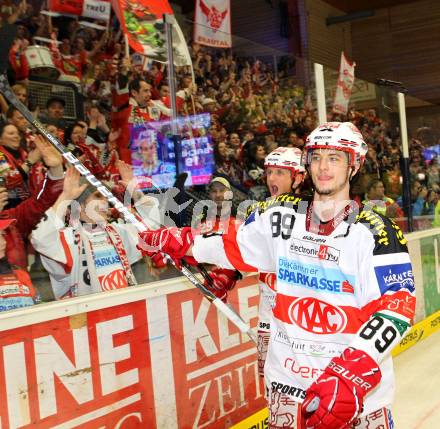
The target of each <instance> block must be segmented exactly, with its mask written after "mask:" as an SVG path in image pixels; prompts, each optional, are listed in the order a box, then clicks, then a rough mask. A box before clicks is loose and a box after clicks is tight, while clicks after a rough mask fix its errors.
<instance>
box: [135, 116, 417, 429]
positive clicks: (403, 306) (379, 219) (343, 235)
mask: <svg viewBox="0 0 440 429" xmlns="http://www.w3.org/2000/svg"><path fill="white" fill-rule="evenodd" d="M366 152H367V145H366V144H365V142H364V140H363V138H362V135H361V133H360V132H359V130H358V129H357V128H356V127H355V126H354V125H352V124H351V123H347V122H345V123H339V122H331V123H326V124H323V125H321V126H319V127H318V128H316V129H315V130H314V131H313V132H312V133H311V134H310V136H309V137H308V139H307V142H306V146H305V154H304V163H305V164H306V165H307V166H308V169H309V173H310V175H311V179H312V182H313V185H314V195H313V199H312V201H310V202H308V201H300V199H299V198H298V197H296V196H294V195H281V196H280V197H278V198H276V199H274V200H272V201H268V202H264V203H261V204H260V205H259V207H258V208H257V209H256V210H254V211H253V212H252V213H251V214H250V215H249V216H248V218H247V220H246V222H245V223H244V224H242V225H241V226H240V228H239V230H238V231H237V233H236V234H235V233H229V232H228V233H227V234H224V235H221V236H220V235H219V236H215V235H213V236H210V237H203V236H195V237H193V235H192V232H191V229H189V228H182V229H179V231H178V234H176V231H175V230H174V229H161V230H159V231H151V232H147V233H143V234H142V243H141V244H140V245H141V246H143V247H144V249H146V248H147V247H146V246H149V249H150V250H149V251H147V253H148V254H151V253H154V252H155V251H156V252H157V251H160V250H161V251H163V252H165V253H167V254H169V255H170V256H171V257H173V258H175V259H181V258H184V257H185V256H188V255H190V256H191V255H192V256H193V257H194V258H195V259H196V260H197V261H198V262H206V263H213V264H217V265H220V266H224V267H225V268H235V269H239V270H242V271H246V270H250V271H252V270H253V271H255V270H256V267H258V270H260V271H265V272H272V271H274V272H276V273H277V290H276V299H275V306H274V308H273V310H272V314H271V322H270V323H271V326H270V330H271V336H270V346H269V350H268V355H267V360H266V364H265V368H264V370H265V371H264V372H265V374H264V375H265V383H266V386H267V388H268V389H269V413H270V415H269V427H271V428H295V429H305V428H307V429H348V428H362V429H367V428H368V429H379V428H392V427H393V422H392V418H391V412H390V406H391V403H392V400H393V395H394V373H393V366H392V359H391V350H392V349H393V347H394V346H395V345H396V344H397V343H398V342H399V341H400V339H401V338H402V336H403V335H404V333H405V331H406V330H407V329H408V328H409V327H410V324H411V322H412V319H413V316H414V310H415V296H414V291H415V290H414V279H413V276H412V268H411V263H410V259H409V255H408V251H407V247H406V240H405V238H404V237H403V234H402V232H401V231H400V230H399V228H398V227H397V226H396V225H395V224H394V223H393V222H392V221H390V220H389V219H387V218H386V217H383V216H381V215H379V214H377V213H374V212H373V211H371V210H370V209H367V208H363V207H361V208H360V210H359V208H358V206H357V205H356V204H355V203H354V202H351V201H350V200H349V189H350V181H351V180H352V178H353V177H354V176H355V175H356V174H357V172H358V171H359V169H360V167H361V165H362V163H363V161H364V158H365V154H366ZM152 249H155V250H152Z"/></svg>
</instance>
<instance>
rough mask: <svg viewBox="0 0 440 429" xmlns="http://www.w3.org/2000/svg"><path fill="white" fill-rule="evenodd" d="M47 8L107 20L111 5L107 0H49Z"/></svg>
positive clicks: (52, 10)
mask: <svg viewBox="0 0 440 429" xmlns="http://www.w3.org/2000/svg"><path fill="white" fill-rule="evenodd" d="M49 10H50V11H51V12H58V13H61V14H67V15H77V16H83V17H85V18H93V19H97V20H99V21H108V20H109V19H110V10H111V5H110V1H109V0H69V1H64V0H50V1H49Z"/></svg>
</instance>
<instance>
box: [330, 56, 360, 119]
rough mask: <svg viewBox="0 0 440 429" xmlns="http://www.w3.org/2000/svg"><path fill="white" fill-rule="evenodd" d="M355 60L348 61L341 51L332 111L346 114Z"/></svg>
mask: <svg viewBox="0 0 440 429" xmlns="http://www.w3.org/2000/svg"><path fill="white" fill-rule="evenodd" d="M355 66H356V63H355V62H352V63H350V61H348V59H347V57H346V56H345V54H344V52H341V64H340V66H339V77H338V83H337V85H336V93H335V100H334V103H333V112H335V113H342V114H344V115H345V114H347V112H348V103H349V101H350V96H351V91H352V88H353V83H354V68H355Z"/></svg>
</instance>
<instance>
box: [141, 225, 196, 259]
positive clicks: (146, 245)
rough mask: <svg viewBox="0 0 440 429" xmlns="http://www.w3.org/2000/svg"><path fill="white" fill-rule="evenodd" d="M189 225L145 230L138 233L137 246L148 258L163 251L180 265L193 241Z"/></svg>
mask: <svg viewBox="0 0 440 429" xmlns="http://www.w3.org/2000/svg"><path fill="white" fill-rule="evenodd" d="M193 241H194V239H193V235H192V232H191V228H190V227H184V228H176V227H172V228H160V229H157V230H155V231H146V232H141V233H140V234H139V243H138V245H137V248H138V249H139V250H140V251H141V252H142V254H143V255H147V256H149V257H150V258H151V257H153V256H155V255H156V254H157V253H160V252H163V253H165V254H166V255H168V256H170V257H171V258H172V259H173V260H174V261H175V262H176V264H178V265H179V266H180V261H181V260H182V259H183V257H184V256H185V253H186V252H187V251H188V249H189V248H190V247H191V245H192V243H193Z"/></svg>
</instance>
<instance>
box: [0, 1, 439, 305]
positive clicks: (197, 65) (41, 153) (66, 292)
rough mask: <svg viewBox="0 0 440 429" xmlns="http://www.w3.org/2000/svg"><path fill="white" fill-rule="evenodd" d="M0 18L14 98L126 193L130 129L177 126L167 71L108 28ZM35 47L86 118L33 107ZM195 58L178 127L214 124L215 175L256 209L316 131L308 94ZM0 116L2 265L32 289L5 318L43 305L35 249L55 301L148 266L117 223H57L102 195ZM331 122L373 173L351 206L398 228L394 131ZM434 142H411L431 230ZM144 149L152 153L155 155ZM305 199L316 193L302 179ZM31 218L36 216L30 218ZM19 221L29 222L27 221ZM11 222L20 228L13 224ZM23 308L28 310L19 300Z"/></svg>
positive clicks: (244, 68) (182, 93)
mask: <svg viewBox="0 0 440 429" xmlns="http://www.w3.org/2000/svg"><path fill="white" fill-rule="evenodd" d="M0 16H1V20H0V23H1V25H2V26H3V27H6V26H8V25H16V27H17V34H16V37H15V40H14V43H13V45H12V46H11V47H10V50H9V69H8V78H9V81H10V84H11V87H12V89H13V91H14V93H15V94H16V96H17V97H18V98H19V99H20V101H21V102H22V103H23V104H24V105H25V106H26V107H27V108H28V109H29V110H31V111H32V113H33V114H34V115H35V116H36V117H38V118H39V120H40V121H41V122H42V123H43V124H45V126H46V128H47V130H48V131H49V132H50V133H52V134H53V135H55V136H56V137H57V138H58V139H59V140H60V141H61V142H62V143H63V144H64V145H65V146H66V147H67V148H68V149H69V150H70V151H72V152H73V153H74V154H75V155H76V156H78V157H79V158H80V160H81V161H82V162H83V163H84V164H85V165H86V166H87V167H88V168H89V169H90V170H91V171H92V173H93V174H94V175H95V176H96V177H98V178H99V179H101V180H104V181H106V183H107V184H109V186H110V187H111V188H112V189H113V190H114V191H115V192H116V193H117V194H118V195H121V194H123V193H124V189H125V188H124V187H125V186H126V184H127V183H128V182H129V181H130V179H132V177H133V172H132V170H131V169H130V164H132V159H131V152H130V150H129V140H130V137H129V132H130V131H129V125H130V124H136V123H139V122H148V121H155V120H161V119H165V118H169V117H170V115H171V110H170V108H171V103H170V94H169V93H170V90H169V85H168V80H167V68H166V66H164V65H163V64H160V63H156V62H148V61H145V59H142V58H139V56H138V55H134V54H132V55H131V57H127V56H126V55H125V47H124V37H123V35H122V33H121V31H120V30H119V29H118V26H117V25H116V24H114V23H112V24H111V25H110V26H109V27H108V28H107V29H106V30H104V31H99V30H97V29H95V28H92V27H88V26H81V25H79V24H78V21H77V20H75V19H72V18H65V17H59V18H51V17H50V16H48V15H45V14H41V13H40V11H39V10H35V8H33V7H32V6H31V5H30V4H26V2H22V3H20V5H19V6H18V7H15V6H14V5H12V4H11V6H10V8H3V9H2V10H1V15H0ZM35 37H39V38H44V39H47V41H46V42H45V43H46V46H47V49H48V50H49V51H50V55H51V58H52V62H53V67H54V68H56V71H57V73H56V74H57V75H59V79H60V81H69V82H73V83H75V84H76V85H77V87H78V90H79V91H80V92H81V94H82V95H83V97H84V100H85V112H84V119H83V120H77V121H68V120H66V118H65V115H64V113H65V108H66V100H65V99H63V97H60V96H57V95H54V96H52V97H50V98H48V100H47V102H46V105H45V106H43V107H40V108H36V107H35V105H34V103H33V100H30V99H29V96H28V95H29V91H28V84H29V79H30V78H32V72H33V70H32V67H31V65H30V64H29V62H28V60H27V57H26V54H25V52H26V49H27V48H28V47H29V46H33V45H36V40H35ZM190 52H191V56H192V60H193V69H194V77H195V79H194V81H193V79H192V77H191V73H190V70H189V69H188V67H180V68H178V69H177V79H176V80H177V85H178V88H177V109H178V114H179V116H186V115H194V114H198V113H202V112H208V113H210V115H211V126H210V129H209V134H210V136H211V140H212V144H213V148H214V157H215V170H216V171H215V173H216V174H219V175H222V176H225V177H227V178H228V180H229V182H230V183H231V184H232V185H233V186H235V187H236V188H238V189H240V190H241V191H242V192H246V193H248V194H249V198H251V199H265V198H267V197H268V195H269V193H268V192H267V188H266V185H265V177H264V175H265V172H264V159H265V157H266V155H267V154H268V153H270V152H271V151H272V150H274V149H276V148H277V147H279V146H288V147H298V148H302V147H303V146H304V143H305V140H306V138H307V135H308V133H310V131H312V130H313V128H314V127H315V126H316V125H317V112H316V108H315V107H314V106H313V103H312V100H311V97H310V94H309V93H307V91H306V90H305V89H304V88H303V87H301V86H300V85H298V84H297V83H296V82H295V80H294V78H293V77H292V76H293V75H294V74H293V73H292V67H294V64H293V63H292V62H291V61H288V60H285V59H284V60H283V61H281V62H280V64H279V65H278V68H277V70H276V72H275V71H274V67H273V64H266V63H264V62H262V61H259V60H257V59H255V58H244V57H238V56H236V55H234V54H233V53H232V52H231V51H230V50H225V49H223V50H221V49H217V50H213V49H209V48H206V47H202V46H200V45H198V44H196V43H192V44H191V45H190ZM0 108H1V110H2V111H1V113H2V125H1V127H0V175H1V182H0V206H1V210H2V212H1V215H0V217H1V219H2V220H0V229H2V230H5V229H7V230H8V231H9V232H8V233H3V234H1V235H0V237H1V240H0V258H1V259H0V262H2V263H3V265H1V266H0V268H2V269H3V271H4V272H5V273H6V274H5V275H8V276H13V277H14V276H15V277H14V278H15V280H14V281H16V282H18V283H17V284H20V285H23V284H24V285H25V286H26V293H24V292H23V293H22V295H20V294H19V295H18V298H17V297H16V296H15V295H14V298H11V300H10V304H4V305H3V307H2V308H3V309H7V308H15V307H17V306H23V305H28V304H29V302H31V299H32V300H33V302H36V298H35V296H36V292H35V290H34V288H33V286H32V282H31V280H30V279H28V277H29V276H28V267H29V266H30V261H31V260H32V259H34V258H35V257H31V258H28V260H26V258H25V257H24V256H23V252H25V250H23V249H25V247H26V248H27V251H28V253H29V254H31V255H32V254H34V253H35V252H36V251H38V253H40V254H41V255H42V256H41V259H42V261H43V265H44V267H45V269H46V270H48V271H49V274H50V277H51V280H52V286H53V287H52V288H53V292H54V296H55V298H57V299H59V298H63V297H67V296H75V295H78V294H84V293H90V292H93V291H98V290H107V289H112V288H118V287H125V286H127V285H130V284H131V283H132V282H134V280H133V279H134V276H132V273H131V269H130V265H131V264H133V263H134V262H136V261H137V260H139V259H140V254H139V252H137V253H136V252H134V251H131V250H132V249H135V246H134V245H133V240H134V239H135V233H134V232H133V231H132V230H130V228H128V229H127V228H124V227H121V226H120V225H119V223H116V225H119V226H117V227H114V226H112V225H115V223H112V222H110V221H108V222H107V220H106V223H105V228H104V230H103V231H100V232H98V233H97V232H94V231H93V230H86V229H84V228H82V227H80V226H78V225H80V224H81V216H82V215H81V214H80V215H79V216H80V219H79V221H78V219H76V221H77V223H76V224H75V225H76V226H75V225H74V226H72V219H73V218H74V217H75V216H74V214H73V210H72V209H71V211H68V210H67V211H66V210H64V211H62V215H60V207H61V206H63V204H64V203H65V202H66V201H70V200H75V201H76V202H77V203H78V205H79V206H81V205H82V204H84V203H85V202H89V201H94V202H95V204H97V205H99V204H100V203H102V198H101V197H100V196H99V194H96V193H95V192H94V191H93V189H90V188H89V187H88V186H87V184H85V183H82V182H81V181H80V179H79V177H78V176H77V174H76V173H75V172H73V171H72V170H70V169H68V168H67V166H66V165H64V170H67V174H66V178H65V179H64V184H63V179H62V177H63V174H62V170H63V166H62V160H61V157H59V156H57V155H56V153H55V152H54V151H53V150H51V148H50V147H49V146H48V144H47V143H45V142H44V140H43V139H42V138H40V137H37V134H36V133H35V132H34V130H32V128H31V127H30V126H29V124H28V122H27V121H26V119H25V118H24V117H23V115H22V114H21V113H20V111H18V110H17V109H16V108H15V107H13V106H10V105H8V102H7V101H6V100H4V99H0ZM332 119H333V120H338V121H341V120H342V121H345V120H349V121H351V122H353V123H354V124H355V125H356V126H357V127H358V128H359V129H360V130H361V132H362V134H363V135H364V137H365V140H366V142H367V144H368V154H367V157H366V162H365V164H364V166H363V168H362V172H361V175H360V177H359V179H358V180H357V181H356V183H355V184H354V186H353V189H352V192H353V198H355V199H356V200H358V201H359V202H368V201H370V200H375V201H377V200H382V201H383V202H384V205H383V206H381V207H378V210H382V212H383V213H384V214H386V215H388V216H390V217H394V218H400V217H403V216H404V214H403V209H404V207H403V202H402V168H401V155H402V154H401V145H400V138H399V135H398V132H397V130H396V129H393V128H392V127H391V126H390V124H389V123H388V122H387V121H386V120H383V119H381V118H379V117H378V115H377V112H376V111H375V110H374V109H370V110H365V111H359V110H355V109H354V108H350V110H349V112H348V114H347V115H345V116H341V115H336V114H334V115H333V117H332ZM431 131H432V130H431ZM432 135H433V133H432V132H430V130H427V129H420V130H417V131H416V132H415V133H414V135H413V136H412V139H411V146H410V174H411V210H412V214H413V215H414V216H429V222H430V226H431V225H432V222H433V224H434V226H440V202H439V200H440V187H439V184H440V177H439V175H440V167H439V163H438V157H437V156H433V157H432V159H431V160H430V161H429V162H428V161H426V160H425V151H426V149H427V148H428V146H433V145H435V144H436V143H437V141H433V139H432ZM143 150H145V153H147V152H148V151H149V150H150V151H151V150H153V151H154V150H157V148H155V147H154V146H153V147H152V148H148V147H145V148H143ZM149 159H150V158H148V157H147V155H146V158H145V159H144V161H145V162H144V168H145V171H146V172H147V174H148V172H149V173H150V174H151V172H152V171H153V170H154V169H155V168H156V170H157V171H156V173H160V172H164V173H165V172H166V171H165V169H166V166H162V167H160V168H162V169H163V170H160V168H159V167H158V166H157V165H156V164H154V163H152V164H151V165H150V166H149V165H148V160H149ZM151 159H154V154H153V155H152V157H151ZM60 170H61V171H60ZM48 187H49V190H50V192H49V191H48V190H47V189H48ZM302 191H303V192H304V193H307V192H311V189H310V184H309V182H307V180H306V181H305V184H304V185H303V188H302ZM84 192H85V194H84ZM135 200H136V201H133V204H134V205H135V206H136V207H137V208H138V212H139V213H141V212H142V210H144V212H143V216H147V217H150V218H151V219H152V223H153V224H154V222H155V221H156V220H157V219H156V217H157V214H156V213H155V210H156V209H157V207H155V206H154V202H152V201H151V199H150V200H148V199H147V200H143V196H142V195H141V196H138V197H136V198H135ZM139 201H140V202H141V204H140V206H142V204H143V205H144V207H143V208H140V206H139V204H138V203H139ZM29 207H31V209H30V208H29ZM145 207H146V209H145ZM29 210H31V211H30V212H29V213H31V214H32V216H27V215H26V212H27V211H29ZM145 210H146V211H147V212H148V213H147V214H145V213H146V212H145ZM81 213H84V210H83V211H82V212H81ZM23 216H24V217H26V218H27V220H26V222H23V221H22V219H23ZM66 216H67V220H66ZM102 216H104V214H102ZM8 219H17V221H16V223H15V224H14V223H8V222H6V220H8ZM433 219H434V220H433ZM74 220H75V219H74ZM66 222H70V223H69V228H67V229H63V234H60V235H59V236H57V238H54V237H55V234H54V232H56V231H60V230H62V228H63V227H64V225H65V224H66ZM78 222H79V223H78ZM35 227H36V229H35V231H34V233H33V234H32V235H31V239H29V233H30V232H31V230H32V229H33V228H35ZM11 231H12V232H13V233H10V232H11ZM10 236H14V237H15V238H14V240H15V241H14V243H16V242H20V243H21V244H20V246H19V249H21V250H20V252H21V253H20V255H18V256H19V257H17V254H16V253H17V249H18V247H17V246H15V249H13V247H14V244H13V242H12V241H11V242H6V243H5V241H8V240H12V238H10ZM88 243H92V244H91V246H88ZM14 250H15V252H14ZM14 253H15V255H14ZM14 258H15V259H14ZM37 259H38V258H37ZM8 265H9V268H8ZM76 266H78V267H80V268H78V269H77V268H76ZM11 267H12V268H11ZM87 268H88V269H87ZM121 273H122V274H123V275H122V276H121ZM26 276H27V277H26ZM23 279H24V280H23ZM123 279H125V280H123ZM2 281H3V280H2ZM124 281H125V283H124ZM118 282H119V283H118ZM73 286H74V287H73ZM23 290H24V289H23ZM20 297H21V298H23V301H22V304H20V303H19V302H18V300H19V298H20Z"/></svg>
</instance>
